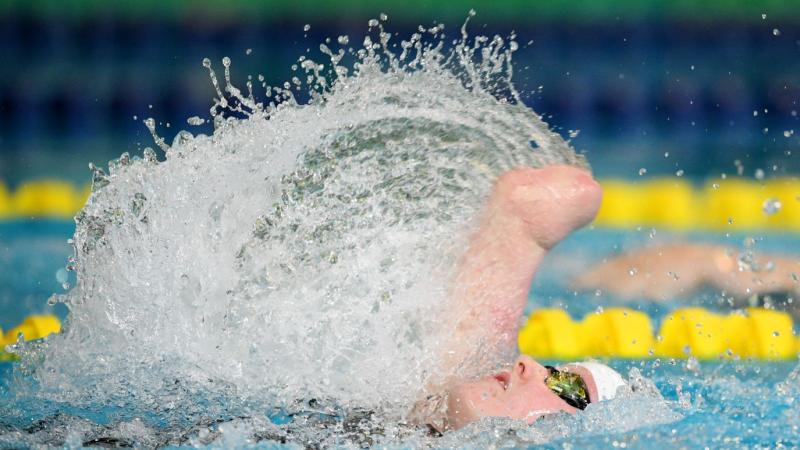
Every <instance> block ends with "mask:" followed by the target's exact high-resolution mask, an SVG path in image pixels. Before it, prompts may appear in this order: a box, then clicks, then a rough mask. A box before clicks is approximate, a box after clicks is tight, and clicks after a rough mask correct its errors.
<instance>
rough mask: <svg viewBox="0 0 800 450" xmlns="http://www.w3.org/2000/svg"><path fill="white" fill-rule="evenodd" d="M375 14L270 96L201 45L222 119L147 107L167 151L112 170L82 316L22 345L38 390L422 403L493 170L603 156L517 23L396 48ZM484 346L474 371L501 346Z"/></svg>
mask: <svg viewBox="0 0 800 450" xmlns="http://www.w3.org/2000/svg"><path fill="white" fill-rule="evenodd" d="M370 28H371V33H370V34H369V35H368V36H367V37H365V39H364V41H363V46H362V48H360V49H357V50H353V49H352V48H339V49H331V48H330V47H329V46H328V45H325V44H323V45H322V46H321V47H320V50H321V52H322V54H323V55H324V56H325V57H327V58H328V61H326V62H325V63H318V62H315V61H312V60H311V59H308V58H303V59H302V62H301V64H300V65H299V66H298V70H302V71H303V74H300V75H301V76H295V77H293V78H292V80H291V81H287V82H286V83H284V84H283V85H282V86H266V85H263V86H264V96H265V97H266V100H263V101H261V100H257V99H256V97H257V96H256V95H254V93H253V89H252V83H251V80H250V79H248V83H247V93H246V94H245V93H243V92H242V91H241V90H240V89H238V88H237V87H236V86H234V84H233V82H232V81H231V73H230V69H231V61H230V59H228V58H225V59H223V61H222V64H223V68H224V69H223V70H224V76H223V82H222V83H220V81H219V79H218V78H217V76H216V73H215V71H214V69H213V65H212V63H211V61H210V60H208V59H206V60H204V61H203V66H204V67H206V68H207V69H208V71H209V75H210V78H211V83H212V85H213V87H214V89H215V92H216V98H215V99H214V103H213V106H212V107H211V109H210V115H211V117H212V122H213V124H214V133H213V135H211V136H206V135H202V134H201V135H197V136H193V135H192V134H190V133H188V132H185V131H183V132H180V133H179V134H178V136H177V137H176V139H175V141H174V142H173V144H172V145H171V146H170V145H167V144H166V143H165V142H164V139H163V138H161V137H159V136H158V134H157V132H156V123H155V120H153V119H149V118H148V119H147V120H145V125H146V126H147V128H148V130H149V131H150V132H151V133H152V135H153V138H154V141H155V143H156V145H158V146H159V147H160V148H161V149H162V150H163V151H164V152H165V154H166V159H165V160H164V161H162V162H158V161H157V158H156V155H155V152H154V151H153V150H152V149H150V148H148V149H145V152H144V158H143V159H138V158H129V157H125V158H124V162H123V158H120V160H119V161H117V162H114V163H113V164H112V166H111V167H110V170H109V173H108V174H106V173H105V172H104V171H102V170H101V169H99V168H96V167H93V169H92V170H93V192H92V195H91V198H90V199H89V201H88V203H87V205H86V206H85V207H84V208H83V210H81V212H80V213H79V214H78V215H77V217H76V218H75V220H76V224H77V229H76V232H75V236H74V238H73V245H74V247H75V255H74V258H73V259H72V260H71V263H70V268H71V269H72V270H75V271H76V272H77V284H76V285H75V287H74V288H73V289H72V291H70V292H69V293H67V294H65V295H61V296H59V297H58V300H59V301H62V302H63V303H65V304H66V305H67V306H68V307H69V309H70V315H69V319H68V322H67V324H66V326H65V331H64V332H63V333H62V334H60V335H58V336H55V337H53V338H52V339H50V340H49V341H48V342H46V343H45V344H44V345H41V346H28V347H27V349H26V350H24V351H23V359H24V362H23V364H22V365H21V366H20V368H19V370H20V371H23V372H25V373H27V374H30V375H31V376H30V377H27V378H24V379H22V381H20V385H19V386H17V389H19V391H20V392H27V395H29V396H33V397H37V398H43V399H46V400H49V401H55V402H65V403H67V404H70V405H76V406H81V407H86V408H91V407H96V406H97V405H115V406H117V407H119V408H123V409H125V410H126V411H133V412H132V413H131V414H145V415H148V417H155V418H158V420H162V421H164V420H165V421H167V422H169V423H172V422H175V421H179V422H180V421H184V422H185V421H187V420H188V421H192V420H198V418H200V417H204V416H215V415H218V416H226V415H237V414H246V413H248V412H252V411H260V412H262V413H263V411H264V410H265V408H283V409H284V410H286V409H290V408H292V407H293V405H295V404H296V402H297V401H298V400H301V399H311V398H314V399H322V400H325V401H327V400H330V401H331V403H332V404H337V405H345V406H347V405H350V406H355V405H358V406H359V407H366V408H371V409H373V410H376V411H381V412H383V413H384V414H386V415H387V416H390V417H400V416H402V414H403V413H404V412H405V411H407V410H408V408H409V406H410V404H411V403H412V402H413V401H414V400H416V398H417V396H418V395H419V392H420V389H421V388H422V386H423V385H424V384H425V383H426V382H428V381H430V380H432V379H435V377H437V376H440V375H441V374H439V373H438V372H437V370H438V366H437V355H438V354H439V352H440V351H441V349H440V348H439V344H440V342H441V341H443V340H445V339H444V338H445V337H446V336H448V335H449V334H450V333H451V330H450V328H449V327H451V326H452V321H450V320H448V318H449V317H452V316H453V315H454V314H455V312H456V311H458V307H457V305H453V304H451V303H450V301H451V300H450V299H449V297H448V292H449V282H450V279H451V278H452V275H453V273H452V272H453V268H454V267H455V265H456V261H457V259H458V257H459V256H460V254H461V252H462V251H463V249H464V248H465V246H466V240H467V237H468V235H469V232H470V230H471V227H472V225H474V223H473V219H474V218H475V216H476V215H477V214H478V212H479V211H480V208H481V206H482V203H483V201H484V198H485V197H486V195H487V193H488V191H489V189H490V187H491V184H492V181H493V180H494V179H495V178H496V177H497V176H498V175H499V174H500V173H502V172H503V171H505V170H508V169H510V168H513V167H516V166H520V165H528V166H543V165H547V164H554V163H560V164H577V165H582V164H585V163H584V161H583V160H582V158H580V157H579V156H578V155H576V154H575V153H574V152H573V150H572V149H571V148H570V147H569V146H568V144H567V143H565V142H564V141H563V140H562V139H561V138H560V137H559V136H558V135H557V134H555V133H553V132H552V131H550V130H549V129H548V127H547V125H546V124H545V123H544V122H543V121H542V120H541V119H540V117H539V116H537V115H536V114H535V113H534V112H532V111H531V110H529V109H527V108H526V107H525V106H524V105H522V103H521V102H520V100H519V96H518V94H517V92H516V90H515V89H514V86H513V84H512V82H511V76H512V63H511V61H512V54H513V51H514V50H515V49H516V48H517V45H516V43H515V42H514V40H513V36H512V38H511V39H510V40H509V39H504V38H502V37H500V36H494V37H492V38H489V37H483V36H477V37H475V38H474V39H470V38H469V36H468V33H467V31H466V24H465V26H464V27H462V29H461V40H460V41H458V42H457V43H456V44H455V45H454V46H453V47H452V48H450V49H446V46H445V41H444V35H443V33H442V31H443V29H444V27H443V26H442V25H437V26H434V27H432V28H429V29H425V28H422V27H420V29H419V31H418V32H417V33H415V34H413V35H412V36H411V37H410V38H409V39H407V40H402V41H401V42H399V43H397V44H395V43H393V42H394V38H395V36H393V35H392V34H391V33H388V32H386V31H385V30H384V27H383V20H381V21H377V20H376V21H374V23H373V22H371V23H370ZM338 43H339V44H340V45H343V46H344V45H347V44H348V43H349V38H346V37H340V38H339V39H338ZM347 58H351V59H353V60H354V61H355V62H354V63H352V64H351V65H345V64H344V63H343V61H344V60H345V59H347ZM261 79H263V78H262V77H259V80H261ZM296 93H303V94H304V96H306V97H307V98H308V101H307V102H303V103H300V102H298V100H297V98H296ZM198 119H199V118H191V119H189V123H190V124H199V123H201V120H198ZM485 360H486V361H487V362H486V365H484V366H480V367H473V368H472V369H471V370H472V373H473V374H476V373H478V372H480V371H481V370H486V369H487V367H488V366H490V365H492V364H497V363H499V362H502V361H501V360H499V357H495V358H485ZM466 375H469V373H467V374H466ZM182 423H183V422H182Z"/></svg>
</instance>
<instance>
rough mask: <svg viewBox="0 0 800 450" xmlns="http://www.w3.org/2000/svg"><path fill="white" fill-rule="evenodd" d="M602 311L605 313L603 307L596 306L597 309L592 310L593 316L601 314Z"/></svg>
mask: <svg viewBox="0 0 800 450" xmlns="http://www.w3.org/2000/svg"><path fill="white" fill-rule="evenodd" d="M603 311H605V310H604V309H603V307H602V306H598V307H597V308H596V309H595V310H594V312H595V314H603Z"/></svg>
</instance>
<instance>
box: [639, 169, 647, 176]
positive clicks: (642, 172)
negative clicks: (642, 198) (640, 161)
mask: <svg viewBox="0 0 800 450" xmlns="http://www.w3.org/2000/svg"><path fill="white" fill-rule="evenodd" d="M646 173H647V169H645V168H644V167H642V168H641V169H639V176H640V177H641V176H644V174H646Z"/></svg>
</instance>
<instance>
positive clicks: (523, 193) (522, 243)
mask: <svg viewBox="0 0 800 450" xmlns="http://www.w3.org/2000/svg"><path fill="white" fill-rule="evenodd" d="M601 196H602V192H601V189H600V186H599V185H598V184H597V182H596V181H595V180H594V179H593V178H592V176H591V174H590V173H589V172H587V171H585V170H583V169H579V168H575V167H571V166H552V167H546V168H542V169H533V168H519V169H515V170H512V171H509V172H507V173H505V174H503V175H502V176H501V177H500V178H499V179H498V180H497V182H496V184H495V186H494V190H493V192H492V194H491V196H490V198H489V200H488V202H487V205H486V208H485V210H484V213H483V217H482V219H481V222H480V225H479V227H478V231H477V232H476V233H475V235H474V236H473V239H472V241H471V244H470V246H469V248H468V250H467V251H466V253H465V255H464V257H463V259H462V263H461V265H460V267H459V271H458V275H457V278H456V282H455V283H454V285H455V286H457V287H456V289H455V291H454V293H453V295H454V297H453V298H455V299H458V301H459V308H460V309H461V310H462V311H465V314H464V315H462V316H461V320H460V322H459V323H458V330H457V333H456V335H455V336H454V337H453V340H452V341H451V345H450V346H449V348H448V351H447V352H446V356H445V362H444V363H445V364H446V365H449V366H450V368H451V369H452V371H453V372H457V367H458V366H459V365H460V364H461V363H462V362H463V361H464V360H466V359H468V358H469V357H470V356H471V354H472V350H474V349H473V348H471V346H472V345H473V344H474V343H475V342H476V341H475V339H474V338H475V337H476V336H478V337H480V338H483V339H484V342H487V343H488V344H489V345H490V346H491V345H495V346H496V347H498V348H499V349H501V351H502V349H503V348H505V349H506V350H510V351H512V352H516V347H517V332H518V328H519V325H520V322H521V319H522V315H523V308H524V306H525V303H526V301H527V299H528V290H529V287H530V284H531V281H532V279H533V276H534V275H535V273H536V270H537V268H538V267H539V264H540V263H541V261H542V258H543V257H544V255H545V254H546V253H547V251H548V250H550V249H551V248H552V247H553V246H554V245H556V244H557V243H558V242H559V241H561V240H562V239H563V238H564V237H566V236H567V235H569V234H570V233H571V232H572V231H574V230H576V229H578V228H580V227H582V226H584V225H586V224H587V223H589V222H590V221H591V220H592V219H593V218H594V216H595V214H596V213H597V210H598V208H599V206H600V199H601ZM487 348H490V347H487ZM566 369H567V370H571V371H573V372H576V373H579V374H580V375H581V376H582V377H583V378H584V380H585V381H586V384H587V387H588V389H589V397H590V400H592V401H596V400H597V390H596V387H595V384H594V380H593V379H592V377H591V374H589V373H588V372H587V371H585V369H582V368H579V367H571V368H570V367H567V368H566ZM546 376H547V369H545V368H544V367H543V366H542V365H541V364H539V363H537V362H536V361H534V360H533V359H531V358H529V357H527V356H522V357H520V358H518V359H517V360H516V362H514V364H512V366H511V369H510V370H508V371H503V372H500V373H497V374H493V375H490V376H487V377H484V378H481V379H479V380H476V381H468V382H463V381H459V380H457V379H451V380H450V381H449V383H447V384H445V386H440V387H439V388H438V389H441V390H444V391H446V392H447V422H448V425H447V426H448V427H449V428H453V429H455V428H460V427H462V426H464V425H465V424H467V423H469V422H472V421H474V420H476V419H477V418H479V417H484V416H495V417H510V418H513V419H519V420H523V421H526V422H529V423H530V422H533V421H535V420H536V419H538V418H539V417H541V416H542V415H545V414H548V413H553V412H558V411H566V412H575V411H576V410H575V408H573V407H571V406H569V405H567V404H566V403H565V402H564V401H563V400H562V399H560V398H559V397H558V396H556V395H555V394H554V393H553V392H552V391H550V390H549V389H548V388H547V387H546V386H545V384H544V379H545V378H546ZM435 389H437V388H434V390H435Z"/></svg>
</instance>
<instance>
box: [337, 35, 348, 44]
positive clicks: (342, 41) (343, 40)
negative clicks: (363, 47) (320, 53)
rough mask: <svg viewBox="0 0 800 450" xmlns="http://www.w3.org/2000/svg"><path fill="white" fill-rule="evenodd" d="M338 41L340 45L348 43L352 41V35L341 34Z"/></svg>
mask: <svg viewBox="0 0 800 450" xmlns="http://www.w3.org/2000/svg"><path fill="white" fill-rule="evenodd" d="M336 42H338V43H339V45H347V44H349V43H350V37H349V36H347V35H341V36H339V37H338V38H336Z"/></svg>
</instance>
